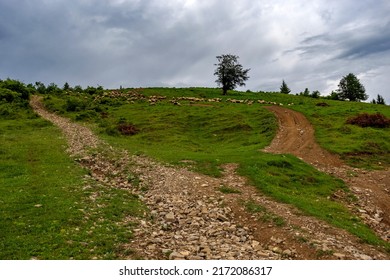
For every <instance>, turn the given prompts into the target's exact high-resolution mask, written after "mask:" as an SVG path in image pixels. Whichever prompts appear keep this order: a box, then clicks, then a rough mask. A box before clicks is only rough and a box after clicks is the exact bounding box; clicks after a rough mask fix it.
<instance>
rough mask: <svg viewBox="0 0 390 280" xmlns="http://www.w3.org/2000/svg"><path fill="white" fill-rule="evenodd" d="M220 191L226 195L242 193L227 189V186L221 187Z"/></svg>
mask: <svg viewBox="0 0 390 280" xmlns="http://www.w3.org/2000/svg"><path fill="white" fill-rule="evenodd" d="M218 190H219V191H220V192H221V193H224V194H232V193H235V194H238V193H241V191H239V190H237V189H234V188H230V187H226V186H221V187H219V189H218Z"/></svg>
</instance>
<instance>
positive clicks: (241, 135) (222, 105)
mask: <svg viewBox="0 0 390 280" xmlns="http://www.w3.org/2000/svg"><path fill="white" fill-rule="evenodd" d="M112 94H113V95H115V96H116V97H113V96H111V97H110V94H107V95H106V97H101V98H96V97H91V96H88V95H82V96H77V97H75V96H74V95H69V98H68V99H67V98H64V97H63V96H61V98H59V97H55V96H50V97H47V98H46V104H47V106H48V107H49V108H52V110H54V111H57V112H59V113H63V114H65V115H66V116H68V117H70V118H73V119H74V120H75V121H82V122H84V123H86V124H87V125H89V126H90V127H91V128H93V129H94V130H95V131H96V132H97V133H99V134H100V136H101V137H102V138H103V139H105V140H106V141H107V142H109V143H110V144H112V145H114V146H115V147H118V148H122V149H126V150H128V151H129V152H131V153H133V154H144V155H147V156H149V157H152V158H155V159H157V160H160V161H162V162H167V163H170V164H175V165H179V166H184V167H187V168H189V169H192V170H195V171H197V172H201V173H204V174H207V175H211V176H217V177H218V176H221V171H222V170H221V166H223V164H225V163H232V162H233V163H237V164H238V165H239V169H238V172H239V173H240V174H241V175H244V176H246V177H247V178H248V179H249V181H250V182H251V183H252V184H253V185H254V186H256V187H257V188H258V190H259V191H260V192H262V193H265V194H267V195H269V196H271V197H273V198H275V199H277V200H278V201H281V202H284V203H290V204H293V205H295V206H296V207H297V208H299V209H300V210H302V211H303V212H304V213H306V214H308V215H313V216H315V217H318V218H320V219H322V220H325V221H327V222H328V223H330V224H333V225H335V226H337V227H341V228H344V229H346V230H348V231H350V232H351V233H353V234H355V235H357V236H359V237H360V238H361V239H362V240H364V241H365V242H368V243H371V244H382V245H383V244H384V243H383V242H382V241H380V240H379V239H378V238H377V237H376V236H375V234H373V233H372V231H371V230H370V229H368V228H367V227H366V226H365V225H364V224H363V223H362V222H360V219H359V218H358V217H356V216H354V215H353V214H351V213H350V212H349V210H348V209H347V208H346V207H345V206H344V205H342V204H341V203H339V202H335V201H332V200H329V197H330V196H331V195H332V194H333V193H334V192H336V191H337V190H343V191H344V192H346V193H347V194H348V193H349V190H348V188H346V186H345V185H344V183H343V182H342V181H341V180H339V179H337V178H335V177H332V176H330V175H327V174H324V173H321V172H319V171H317V170H316V169H314V168H313V167H311V166H310V165H308V164H306V163H304V162H302V161H301V160H299V159H297V158H296V157H294V156H291V155H273V154H267V153H264V152H262V149H263V148H264V147H266V146H267V145H268V144H269V143H270V142H271V140H272V139H273V137H274V136H275V133H276V130H277V120H276V118H275V116H274V115H273V114H272V113H270V112H269V111H267V110H266V109H265V106H267V105H263V104H259V103H257V102H254V103H253V104H252V105H247V104H246V103H238V104H237V103H232V102H231V101H229V100H232V99H236V100H248V101H251V100H253V101H257V100H259V99H260V100H265V101H270V102H271V101H272V102H276V103H278V104H283V105H284V106H288V107H289V108H292V109H294V110H297V111H300V112H302V113H304V114H305V115H306V116H307V117H308V118H309V120H310V121H311V122H312V123H313V125H314V127H315V130H316V137H317V139H318V142H319V143H320V144H321V145H322V146H323V147H324V148H326V149H327V150H329V151H331V152H334V153H337V154H339V155H340V156H341V157H342V158H343V159H345V160H346V161H347V162H348V163H350V164H352V165H355V166H359V167H365V168H368V169H381V168H385V167H386V166H389V156H388V155H389V152H390V146H389V145H390V141H389V139H388V136H389V128H386V129H376V128H368V129H367V128H360V127H355V126H352V125H348V124H346V120H347V119H348V118H349V117H351V116H353V115H355V114H357V113H359V112H361V111H366V112H380V113H383V114H385V115H387V116H389V110H388V107H387V106H383V105H373V104H366V103H355V102H341V101H333V100H323V99H314V98H309V97H303V96H294V95H285V94H279V93H251V92H236V91H234V92H230V93H229V95H228V96H225V97H222V96H221V93H220V90H218V89H203V88H186V89H170V88H147V89H123V90H122V91H118V90H117V91H113V92H112ZM126 94H128V95H133V96H135V98H134V99H131V98H130V99H128V98H126ZM158 97H166V98H161V99H159V98H158ZM179 97H196V98H199V99H203V100H201V101H196V102H194V101H191V100H188V99H180V98H179ZM215 98H220V99H221V100H218V102H215V101H212V102H208V100H209V99H215ZM150 99H153V100H154V99H157V100H160V101H158V102H156V103H154V102H152V103H151V102H150ZM172 99H173V100H172ZM69 100H71V101H69ZM321 102H326V103H327V104H328V105H329V106H326V107H323V106H316V104H318V103H321ZM70 104H71V105H72V106H69V105H70ZM175 104H176V105H175ZM69 108H70V110H69ZM123 125H125V126H126V125H127V126H130V127H132V128H133V129H135V132H134V135H122V134H121V133H120V131H119V129H118V128H119V127H120V126H123ZM368 146H369V147H370V149H369V150H368V149H367V147H368ZM348 197H349V199H351V200H354V199H355V198H354V197H353V195H352V194H349V195H348ZM385 246H388V244H386V245H385Z"/></svg>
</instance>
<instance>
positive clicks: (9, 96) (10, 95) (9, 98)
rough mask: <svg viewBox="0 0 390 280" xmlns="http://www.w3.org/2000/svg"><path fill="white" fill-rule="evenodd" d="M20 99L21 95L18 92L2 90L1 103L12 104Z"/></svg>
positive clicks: (0, 90) (0, 89)
mask: <svg viewBox="0 0 390 280" xmlns="http://www.w3.org/2000/svg"><path fill="white" fill-rule="evenodd" d="M18 98H19V95H18V93H17V92H14V91H12V90H10V89H7V88H0V101H5V102H8V103H11V102H13V101H14V100H16V99H18Z"/></svg>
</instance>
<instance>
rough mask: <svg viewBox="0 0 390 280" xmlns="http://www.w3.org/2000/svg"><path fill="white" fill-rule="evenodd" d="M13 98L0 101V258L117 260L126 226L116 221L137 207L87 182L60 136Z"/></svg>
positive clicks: (138, 208)
mask: <svg viewBox="0 0 390 280" xmlns="http://www.w3.org/2000/svg"><path fill="white" fill-rule="evenodd" d="M0 90H1V87H0ZM3 92H4V91H3ZM7 93H8V92H7ZM13 96H14V98H13V99H12V100H8V101H7V100H5V99H0V112H2V117H1V118H0V259H3V260H4V259H32V258H34V259H71V258H74V259H92V258H98V259H111V258H114V259H115V258H121V257H122V256H123V255H124V254H126V252H123V251H121V250H120V245H121V244H122V243H123V242H128V240H129V238H131V229H132V227H133V225H131V224H123V223H121V222H122V219H123V218H124V217H125V216H126V215H139V214H141V212H142V211H143V210H144V207H143V206H142V205H141V204H140V202H139V201H138V199H137V198H135V197H133V196H132V195H131V194H129V193H128V192H126V191H124V190H116V189H110V188H107V187H105V186H102V185H99V184H97V183H96V182H94V181H92V180H88V179H86V178H85V177H84V176H85V175H86V174H87V172H86V171H85V170H84V169H82V168H81V167H80V166H79V165H78V164H76V163H75V162H74V161H73V160H72V159H70V158H69V156H68V155H67V154H66V153H65V149H66V142H65V140H64V139H63V138H62V135H61V132H60V131H59V130H58V129H57V128H55V127H54V126H53V125H51V124H50V123H49V122H47V121H44V120H42V119H40V118H38V117H37V116H36V115H35V114H34V113H33V112H32V110H31V109H30V108H29V107H28V103H27V102H26V99H23V98H21V94H20V93H19V92H17V91H13ZM92 197H94V198H96V199H92ZM108 202H109V203H108ZM102 206H103V207H102ZM128 253H131V252H128ZM119 254H120V255H121V256H119Z"/></svg>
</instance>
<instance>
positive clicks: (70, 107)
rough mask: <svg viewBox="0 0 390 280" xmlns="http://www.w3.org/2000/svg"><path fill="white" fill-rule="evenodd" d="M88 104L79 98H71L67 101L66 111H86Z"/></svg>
mask: <svg viewBox="0 0 390 280" xmlns="http://www.w3.org/2000/svg"><path fill="white" fill-rule="evenodd" d="M86 107H87V102H86V101H84V100H81V99H79V98H69V99H67V100H66V105H65V109H66V111H68V112H79V111H83V110H85V108H86Z"/></svg>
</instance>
